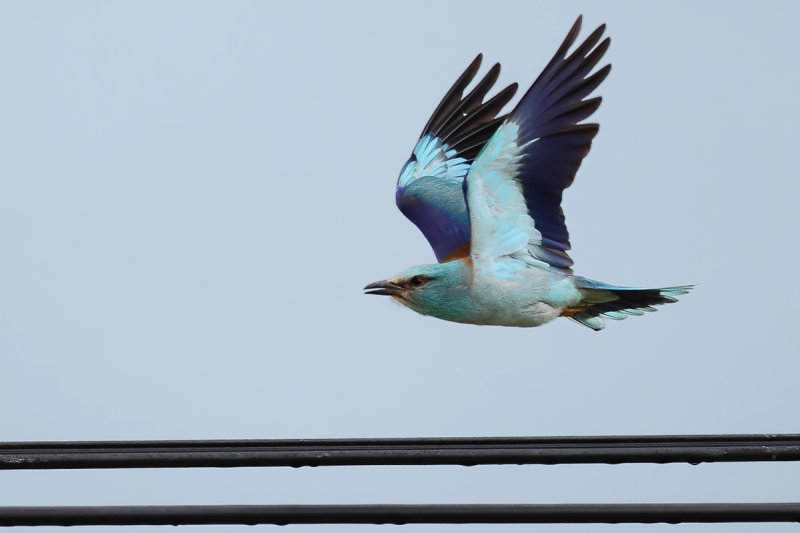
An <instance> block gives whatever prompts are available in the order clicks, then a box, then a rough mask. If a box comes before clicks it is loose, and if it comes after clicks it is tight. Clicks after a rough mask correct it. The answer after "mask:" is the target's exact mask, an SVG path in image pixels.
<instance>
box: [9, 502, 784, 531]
mask: <svg viewBox="0 0 800 533" xmlns="http://www.w3.org/2000/svg"><path fill="white" fill-rule="evenodd" d="M798 521H800V503H692V504H678V503H674V504H561V505H497V504H493V505H197V506H189V505H185V506H112V507H0V526H87V525H120V526H123V525H187V524H194V525H197V524H248V525H254V524H277V525H284V524H412V523H413V524H467V523H483V524H510V523H528V524H544V523H548V524H556V523H560V524H577V523H606V524H616V523H656V522H668V523H679V522H705V523H710V522H798Z"/></svg>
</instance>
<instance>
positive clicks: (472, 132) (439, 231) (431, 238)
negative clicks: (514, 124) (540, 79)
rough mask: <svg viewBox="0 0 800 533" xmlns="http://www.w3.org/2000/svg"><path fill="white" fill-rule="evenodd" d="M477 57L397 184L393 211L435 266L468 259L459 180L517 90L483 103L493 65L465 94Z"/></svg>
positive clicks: (514, 87)
mask: <svg viewBox="0 0 800 533" xmlns="http://www.w3.org/2000/svg"><path fill="white" fill-rule="evenodd" d="M481 58H482V56H481V55H478V57H476V58H475V60H474V61H473V62H472V63H471V64H470V65H469V67H467V70H465V71H464V73H463V74H462V75H461V77H459V78H458V80H456V82H455V84H453V86H452V87H451V88H450V90H449V91H448V92H447V94H446V95H445V97H444V98H443V99H442V101H441V102H440V103H439V106H438V107H437V108H436V111H434V112H433V115H431V118H430V119H429V120H428V123H427V124H426V125H425V128H424V129H423V130H422V135H421V136H420V139H419V141H418V142H417V145H416V146H415V147H414V150H413V152H412V154H411V158H410V159H409V160H408V162H407V163H406V164H405V166H404V167H403V170H402V171H401V172H400V177H399V178H398V180H397V191H396V193H395V200H396V202H397V207H399V208H400V211H402V212H403V214H404V215H405V216H406V217H408V218H409V220H411V222H413V223H414V224H416V226H417V227H418V228H419V229H420V230H421V231H422V233H423V234H424V235H425V237H426V238H427V239H428V242H429V243H430V245H431V247H432V248H433V251H434V253H435V254H436V259H437V260H438V261H439V262H442V261H447V260H451V259H454V258H456V257H466V256H468V255H469V240H470V229H469V216H468V215H467V208H466V204H465V201H464V193H463V188H462V184H463V181H464V177H465V176H466V175H467V172H468V171H469V167H470V165H471V164H472V162H473V161H474V159H475V157H476V156H477V155H478V153H479V152H480V151H481V149H482V148H483V146H484V145H485V144H486V142H487V141H488V140H489V138H490V137H491V136H492V135H493V134H494V132H495V130H496V129H497V127H498V126H499V125H500V124H501V123H502V121H503V120H504V119H505V118H506V116H505V115H504V116H501V117H497V114H498V113H499V112H500V110H501V109H502V108H503V106H505V105H506V104H507V103H508V102H509V100H511V98H513V96H514V93H515V92H516V90H517V84H516V83H514V84H511V85H509V86H508V87H506V88H505V89H503V90H502V91H500V92H498V93H497V94H496V95H495V96H493V97H492V98H490V99H489V100H487V101H486V102H484V101H483V99H484V98H485V97H486V94H487V93H488V92H489V91H490V90H491V89H492V87H493V86H494V84H495V82H496V81H497V76H498V75H499V73H500V65H499V64H496V65H494V66H493V67H492V68H491V69H490V70H489V72H488V73H487V74H486V76H484V78H483V79H482V80H480V81H479V82H478V83H477V84H476V85H475V87H474V88H473V89H472V90H471V91H470V92H469V93H467V94H466V95H465V94H464V90H465V89H466V87H467V85H469V84H470V83H471V82H472V80H473V78H474V77H475V74H476V73H477V72H478V68H479V67H480V65H481Z"/></svg>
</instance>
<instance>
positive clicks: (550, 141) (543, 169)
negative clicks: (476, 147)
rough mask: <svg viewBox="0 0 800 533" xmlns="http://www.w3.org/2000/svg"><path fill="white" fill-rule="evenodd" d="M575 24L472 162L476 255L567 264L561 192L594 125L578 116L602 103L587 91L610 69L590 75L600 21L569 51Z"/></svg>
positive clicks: (469, 182)
mask: <svg viewBox="0 0 800 533" xmlns="http://www.w3.org/2000/svg"><path fill="white" fill-rule="evenodd" d="M580 26H581V17H578V20H577V21H576V22H575V24H574V25H573V26H572V29H571V30H570V32H569V33H568V34H567V37H566V39H564V42H563V43H562V45H561V47H560V48H559V49H558V51H557V52H556V54H555V56H553V59H551V60H550V62H549V63H548V64H547V66H546V67H545V69H544V71H542V73H541V74H540V75H539V77H538V78H537V80H536V81H535V82H534V83H533V85H532V86H531V88H530V89H528V92H527V93H526V94H525V96H523V97H522V100H520V102H519V104H518V105H517V107H516V108H515V109H514V111H512V112H511V113H510V114H509V116H508V118H507V119H506V120H505V122H503V124H502V125H501V126H500V127H499V128H498V129H497V131H496V132H495V133H494V135H493V136H492V138H491V139H490V140H489V142H488V143H487V144H486V146H485V148H484V149H483V151H482V152H481V153H480V154H479V155H478V157H477V159H476V160H475V162H474V163H473V165H472V166H471V168H470V170H469V174H468V176H467V178H466V180H465V181H464V187H465V196H466V200H467V205H468V208H469V217H470V225H471V254H472V257H473V260H475V259H478V258H481V257H501V256H512V257H515V258H517V259H522V260H524V261H526V262H527V263H529V264H531V265H533V266H538V267H541V268H558V269H563V270H569V268H570V267H571V266H572V260H571V259H570V257H569V256H568V255H567V252H566V250H569V248H570V245H569V234H568V232H567V227H566V224H565V223H564V213H563V211H562V210H561V195H562V192H563V191H564V189H565V188H567V187H569V186H570V184H571V183H572V181H573V179H574V178H575V173H576V172H577V170H578V167H580V164H581V161H582V160H583V158H584V156H585V155H586V154H587V153H588V152H589V148H590V147H591V144H592V139H593V138H594V136H595V135H596V134H597V130H598V126H597V124H579V122H581V121H582V120H584V119H586V118H587V117H589V115H591V114H592V113H593V112H594V111H595V110H596V109H597V107H598V106H599V105H600V100H601V99H600V97H595V98H590V99H585V98H586V97H587V96H588V95H589V94H590V93H591V92H592V91H593V90H594V89H595V88H596V87H597V86H598V85H600V83H601V82H602V81H603V80H604V79H605V77H606V76H607V75H608V72H609V70H610V69H611V66H610V65H606V66H605V67H603V68H601V69H599V70H598V71H597V72H595V73H594V74H591V75H589V72H590V71H591V70H592V69H593V68H594V67H595V66H596V65H597V63H598V62H599V61H600V59H601V58H602V56H603V54H604V53H605V51H606V50H607V49H608V45H609V44H610V40H609V39H608V38H606V39H604V40H603V41H600V39H601V37H602V35H603V31H604V30H605V25H603V26H600V27H599V28H597V29H596V30H595V31H594V32H593V33H592V34H591V35H590V36H589V37H587V38H586V40H585V41H584V42H583V43H582V44H581V45H580V46H578V47H577V48H576V49H575V51H573V52H572V54H570V55H567V51H568V50H569V48H570V47H571V46H572V44H573V43H574V42H575V39H576V38H577V36H578V32H579V31H580Z"/></svg>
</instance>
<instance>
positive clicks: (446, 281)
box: [364, 261, 467, 318]
mask: <svg viewBox="0 0 800 533" xmlns="http://www.w3.org/2000/svg"><path fill="white" fill-rule="evenodd" d="M455 263H457V262H456V261H452V262H450V263H438V264H435V265H420V266H415V267H411V268H409V269H407V270H405V271H404V272H401V273H400V274H398V275H397V276H395V277H393V278H390V279H387V280H383V281H376V282H375V283H370V284H369V285H367V286H366V287H364V291H365V292H366V294H381V295H387V296H391V297H392V298H394V299H395V300H396V301H398V302H400V303H401V304H403V305H405V306H406V307H409V308H411V309H413V310H414V311H417V312H418V313H422V314H423V315H433V316H437V317H440V318H445V317H444V316H443V314H448V310H449V309H450V308H451V307H452V305H453V303H454V301H455V300H457V299H458V296H459V294H460V293H461V292H462V290H466V288H467V287H466V281H465V279H464V273H463V272H462V270H463V269H461V268H459V265H456V264H455Z"/></svg>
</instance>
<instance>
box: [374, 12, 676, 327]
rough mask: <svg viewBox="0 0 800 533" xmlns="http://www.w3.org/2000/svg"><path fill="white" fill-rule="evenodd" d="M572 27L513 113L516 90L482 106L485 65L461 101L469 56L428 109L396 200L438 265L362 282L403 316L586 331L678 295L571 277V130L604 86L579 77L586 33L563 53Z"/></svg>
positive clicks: (592, 50)
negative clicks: (565, 206) (567, 193)
mask: <svg viewBox="0 0 800 533" xmlns="http://www.w3.org/2000/svg"><path fill="white" fill-rule="evenodd" d="M579 29H580V18H579V19H578V21H577V22H576V23H575V25H574V26H573V28H572V30H571V31H570V32H569V34H568V35H567V38H566V39H565V41H564V43H563V44H562V45H561V47H560V48H559V50H558V51H557V52H556V55H555V56H554V57H553V59H552V60H551V61H550V63H549V64H548V65H547V66H546V67H545V69H544V71H543V72H542V74H541V75H540V76H539V78H538V79H537V80H536V82H534V84H533V86H532V87H531V88H530V89H529V90H528V92H527V93H526V94H525V96H523V98H522V100H521V101H520V102H519V104H518V105H517V106H516V108H515V109H514V111H512V112H511V113H509V114H508V115H504V116H500V117H498V116H497V114H498V113H499V112H500V110H501V109H502V107H503V106H504V105H505V104H506V103H508V101H509V100H510V99H511V98H512V97H513V95H514V93H515V91H516V84H513V85H511V86H509V87H506V88H505V89H503V90H502V91H500V92H499V93H497V94H496V95H495V96H494V97H492V98H490V99H489V100H487V101H486V102H484V101H483V100H484V97H485V96H486V94H487V93H488V91H489V90H490V89H491V88H492V85H493V84H494V82H495V81H496V79H497V76H498V73H499V65H495V66H494V67H492V69H491V70H490V71H489V73H488V74H487V75H486V76H485V77H484V78H483V79H482V80H481V81H479V82H478V83H477V84H476V85H475V87H474V88H473V89H472V90H471V91H470V92H469V93H468V94H466V95H464V90H465V88H466V86H467V85H469V83H470V82H471V81H472V79H473V78H474V76H475V74H476V72H477V70H478V68H479V66H480V60H481V56H478V57H477V58H476V60H475V61H473V63H472V64H471V65H470V66H469V67H468V68H467V70H466V71H465V72H464V74H463V75H462V76H461V77H460V78H459V79H458V80H457V81H456V83H455V84H454V85H453V87H452V88H451V89H450V91H449V92H448V93H447V95H445V97H444V99H443V100H442V102H441V103H440V104H439V107H438V108H437V109H436V111H435V112H434V114H433V116H432V117H431V119H430V120H429V121H428V124H427V125H426V126H425V128H424V129H423V132H422V135H421V137H420V139H419V141H418V143H417V145H416V147H415V148H414V150H413V152H412V156H411V158H410V159H409V161H408V162H407V163H406V165H405V166H404V167H403V169H402V171H401V173H400V177H399V178H398V182H397V191H396V201H397V205H398V207H399V208H400V210H401V211H402V212H403V213H404V214H405V215H406V216H407V217H408V218H409V219H411V221H412V222H414V223H415V224H416V225H417V227H419V229H420V230H421V231H422V232H423V234H424V235H425V237H426V238H427V239H428V242H429V243H430V244H431V246H432V248H433V250H434V253H435V254H436V258H437V259H438V261H439V262H438V263H435V264H430V265H421V266H416V267H412V268H410V269H408V270H406V271H405V272H403V273H401V274H399V275H398V276H395V277H394V278H391V279H389V280H385V281H381V282H377V283H373V284H370V285H368V286H367V287H365V289H367V290H369V291H371V292H370V294H386V295H390V296H392V297H394V298H395V299H396V300H398V301H399V302H401V303H402V304H404V305H406V306H407V307H410V308H411V309H413V310H415V311H417V312H419V313H422V314H425V315H430V316H434V317H437V318H441V319H444V320H449V321H453V322H463V323H469V324H481V325H500V326H518V327H533V326H539V325H541V324H544V323H546V322H549V321H551V320H554V319H555V318H557V317H559V316H566V317H569V318H571V319H573V320H575V321H577V322H580V323H581V324H583V325H585V326H588V327H590V328H592V329H595V330H597V329H602V328H603V327H604V318H603V317H605V318H612V319H620V318H625V317H626V316H628V315H640V314H643V312H644V311H653V310H654V308H653V307H652V306H653V305H659V304H663V303H669V302H674V301H675V296H677V295H680V294H685V293H686V291H688V289H689V288H690V287H688V286H682V287H668V288H658V289H635V288H626V287H617V286H613V285H608V284H605V283H601V282H596V281H592V280H589V279H586V278H582V277H580V276H575V275H574V274H573V273H572V269H571V266H572V260H571V259H570V258H569V256H568V255H567V250H568V249H569V248H570V245H569V234H568V232H567V228H566V225H565V223H564V215H563V212H562V210H561V196H562V192H563V190H564V189H565V188H566V187H568V186H569V185H570V184H571V183H572V181H573V179H574V176H575V172H576V171H577V169H578V167H579V166H580V163H581V161H582V159H583V157H584V156H585V155H586V154H587V153H588V152H589V148H590V147H591V141H592V139H593V138H594V136H595V135H596V134H597V130H598V126H597V125H596V124H585V123H581V121H582V120H583V119H585V118H587V117H588V116H589V115H591V114H592V113H593V112H594V111H595V109H597V107H598V106H599V105H600V98H599V97H595V98H591V99H586V97H587V96H588V95H589V94H590V93H591V92H592V91H593V90H594V89H595V88H596V87H597V86H598V85H599V84H600V83H601V82H602V81H603V79H605V77H606V76H607V75H608V72H609V70H610V66H609V65H607V66H605V67H603V68H601V69H598V70H597V71H596V72H594V73H592V74H590V72H591V70H592V69H593V68H594V67H595V66H596V65H597V63H598V62H599V61H600V59H601V58H602V56H603V54H604V53H605V51H606V49H607V48H608V45H609V42H610V41H609V39H604V40H603V41H600V38H601V36H602V33H603V31H604V27H603V26H601V27H600V28H598V29H597V30H595V31H594V32H593V33H592V34H591V35H590V36H589V37H588V38H587V39H586V40H585V41H584V42H583V43H582V44H581V45H580V46H579V47H578V48H577V49H576V50H575V51H574V52H573V53H572V54H570V55H567V51H568V49H569V48H570V47H571V46H572V44H573V43H574V41H575V39H576V37H577V34H578V31H579Z"/></svg>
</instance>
